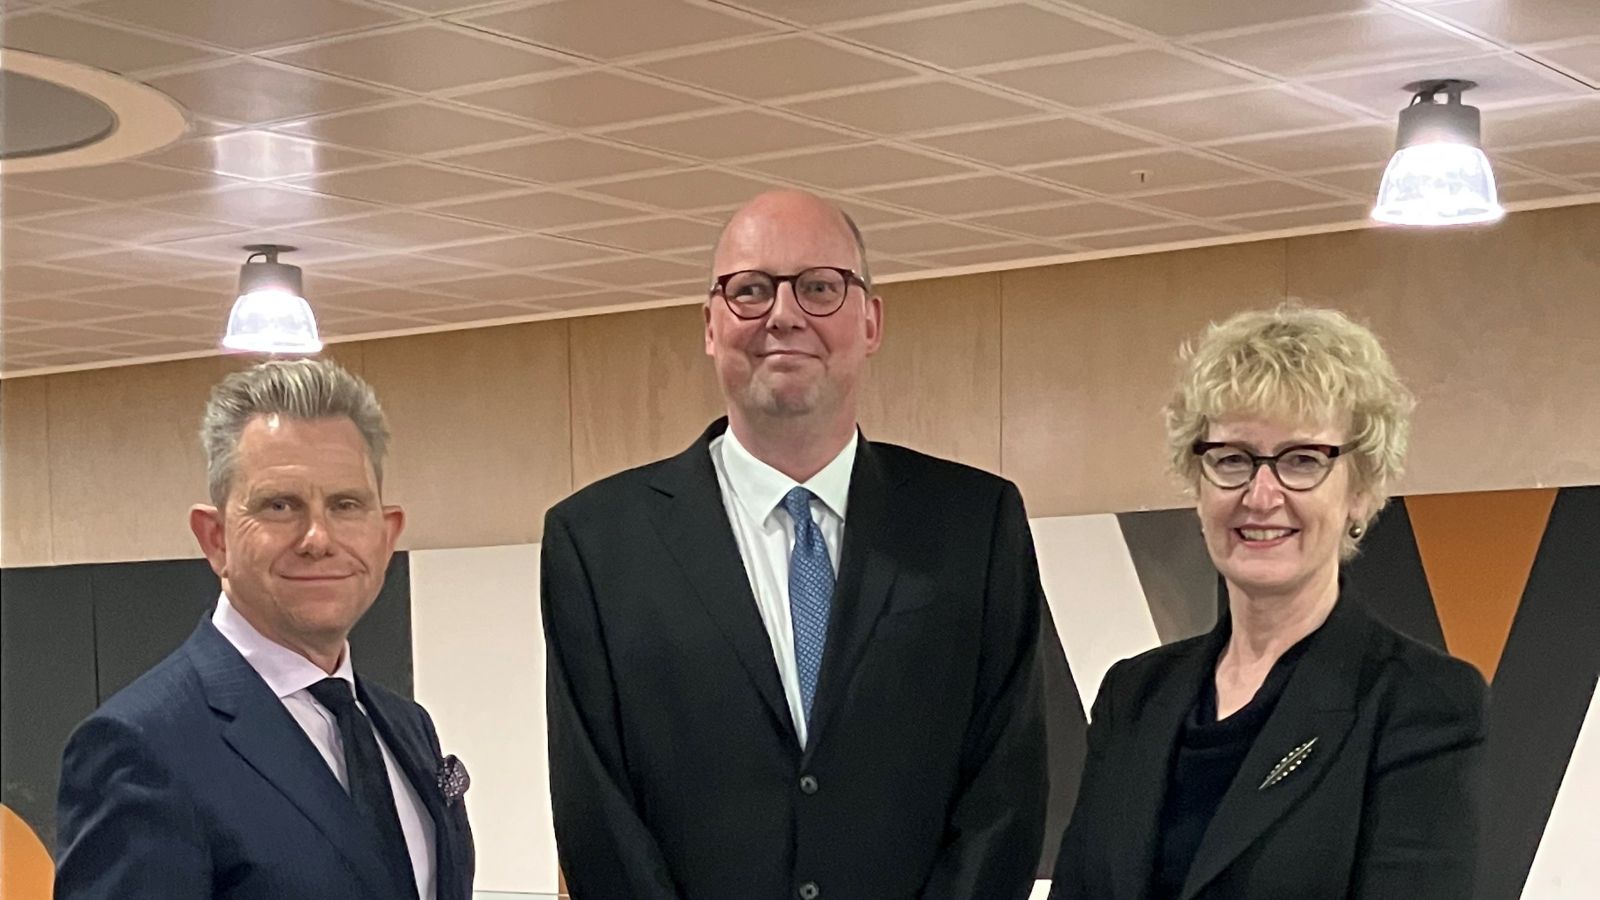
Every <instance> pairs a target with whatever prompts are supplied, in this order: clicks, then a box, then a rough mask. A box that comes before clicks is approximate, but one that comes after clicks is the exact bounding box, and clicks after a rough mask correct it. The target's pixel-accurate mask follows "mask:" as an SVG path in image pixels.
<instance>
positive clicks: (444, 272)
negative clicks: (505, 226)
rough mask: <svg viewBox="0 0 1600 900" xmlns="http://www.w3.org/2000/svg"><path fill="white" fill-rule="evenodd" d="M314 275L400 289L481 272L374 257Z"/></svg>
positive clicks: (409, 257) (406, 257)
mask: <svg viewBox="0 0 1600 900" xmlns="http://www.w3.org/2000/svg"><path fill="white" fill-rule="evenodd" d="M513 240H514V239H513ZM471 246H477V245H471ZM431 252H432V251H430V253H431ZM316 271H317V272H318V273H319V274H325V275H333V276H337V277H340V278H352V279H356V280H358V281H366V282H372V283H375V284H386V285H401V286H409V285H413V284H421V283H423V282H426V281H444V280H445V279H449V278H468V277H471V276H473V275H482V274H483V272H484V270H483V269H481V268H478V267H477V266H468V265H462V264H461V263H455V262H448V261H446V260H442V259H434V258H432V257H431V256H423V255H421V254H418V253H383V254H374V255H371V256H363V257H360V258H358V259H350V260H344V261H340V262H329V263H323V264H322V265H319V266H317V269H316Z"/></svg>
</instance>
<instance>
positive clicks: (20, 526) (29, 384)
mask: <svg viewBox="0 0 1600 900" xmlns="http://www.w3.org/2000/svg"><path fill="white" fill-rule="evenodd" d="M49 398H50V380H49V379H46V378H23V379H20V380H19V379H8V380H6V381H0V565H5V566H8V567H9V566H42V565H48V564H49V563H50V562H51V560H52V559H53V553H52V548H51V543H52V542H51V535H50V445H49V433H50V425H49V421H50V420H49V415H48V407H49Z"/></svg>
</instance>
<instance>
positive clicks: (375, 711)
mask: <svg viewBox="0 0 1600 900" xmlns="http://www.w3.org/2000/svg"><path fill="white" fill-rule="evenodd" d="M356 689H357V691H358V692H359V694H360V697H361V704H362V705H363V706H365V707H366V708H367V713H368V715H369V716H370V718H371V719H372V725H373V727H374V728H376V729H378V734H379V735H380V736H382V738H383V742H384V743H385V744H387V745H388V746H389V750H390V752H392V753H393V754H394V758H395V760H396V761H398V762H399V763H400V769H401V771H402V772H404V773H405V776H406V780H407V781H409V782H411V788H412V790H414V791H416V793H417V797H418V798H419V799H420V800H421V801H422V806H423V808H424V809H426V810H427V811H428V815H429V816H430V817H431V818H432V819H433V843H434V851H433V853H434V874H435V877H434V883H435V885H436V886H437V893H438V895H439V896H440V897H441V898H444V897H448V896H450V894H449V893H448V892H447V891H446V887H445V886H446V885H449V884H453V883H454V878H455V841H454V833H455V829H454V828H452V827H451V826H452V823H453V821H454V820H453V819H452V818H451V816H450V811H449V809H448V808H446V806H445V800H444V795H443V794H442V793H441V792H440V790H439V780H438V760H436V759H434V755H433V749H432V748H431V747H429V746H428V744H427V740H426V739H425V738H424V736H423V735H422V734H421V733H420V732H419V731H418V729H416V728H415V727H411V728H408V727H405V726H404V724H403V723H405V722H407V720H408V711H406V710H404V709H400V708H397V706H396V705H395V704H392V703H391V702H390V700H389V697H388V696H387V695H385V694H382V693H380V692H378V691H372V690H368V689H367V687H366V685H365V683H364V682H363V681H362V680H361V678H359V677H357V678H356ZM396 799H398V798H396Z"/></svg>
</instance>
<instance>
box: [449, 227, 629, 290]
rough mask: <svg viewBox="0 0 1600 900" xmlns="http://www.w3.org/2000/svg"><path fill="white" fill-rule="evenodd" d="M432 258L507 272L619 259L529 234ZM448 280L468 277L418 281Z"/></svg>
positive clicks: (458, 248) (610, 253)
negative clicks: (494, 267)
mask: <svg viewBox="0 0 1600 900" xmlns="http://www.w3.org/2000/svg"><path fill="white" fill-rule="evenodd" d="M431 255H433V256H442V257H446V258H448V259H459V260H462V261H464V262H469V263H477V264H479V265H485V266H499V267H500V268H504V269H532V268H535V267H538V266H553V265H560V264H562V263H570V262H579V261H584V260H592V259H602V258H615V257H616V255H617V254H616V251H614V250H610V249H607V248H605V247H596V246H594V245H593V244H585V243H581V242H579V241H569V240H563V239H562V238H556V237H548V236H546V235H542V234H525V235H521V236H519V237H514V238H504V239H501V240H496V241H483V242H481V243H477V244H459V245H457V246H454V247H441V248H439V249H437V250H434V251H431ZM444 277H465V273H460V274H457V275H454V276H440V278H439V279H433V278H426V279H418V280H419V281H423V280H426V281H435V280H441V279H442V278H444Z"/></svg>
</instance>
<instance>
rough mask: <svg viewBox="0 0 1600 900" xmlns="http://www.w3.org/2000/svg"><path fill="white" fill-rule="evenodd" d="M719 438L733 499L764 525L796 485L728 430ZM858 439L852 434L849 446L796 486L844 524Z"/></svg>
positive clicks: (857, 436)
mask: <svg viewBox="0 0 1600 900" xmlns="http://www.w3.org/2000/svg"><path fill="white" fill-rule="evenodd" d="M723 436H724V438H723V455H722V464H723V467H724V469H725V470H726V471H727V473H728V481H729V483H730V484H732V486H733V492H734V497H735V499H736V500H737V501H738V503H739V505H740V506H742V507H744V510H745V513H746V514H747V515H749V516H750V517H751V518H752V519H754V520H755V521H757V522H765V521H766V520H767V516H769V515H771V514H772V511H773V510H775V509H777V508H778V504H780V503H782V502H783V497H784V495H785V494H787V493H789V491H791V490H793V489H794V488H795V486H796V485H797V482H796V481H795V480H794V479H793V478H790V477H789V476H787V475H785V474H783V473H782V472H779V471H778V470H777V469H774V468H773V467H771V466H769V465H767V464H766V463H764V462H762V461H761V460H759V459H757V458H756V457H755V455H754V454H752V453H751V452H750V451H749V450H746V449H745V447H744V445H743V444H741V443H739V438H738V437H737V436H736V435H735V434H734V433H733V429H732V428H729V429H728V430H726V431H724V432H723ZM860 437H861V432H859V431H855V432H852V433H851V434H850V441H849V443H847V444H845V445H844V449H843V450H840V451H839V455H838V456H835V457H834V458H833V459H832V460H831V461H830V462H829V463H828V464H827V465H825V466H823V467H822V470H821V471H819V472H817V474H815V475H813V476H811V478H810V479H809V480H807V481H806V482H805V483H804V484H799V487H803V488H805V489H806V490H808V491H810V492H811V493H812V494H815V495H816V497H817V499H818V500H821V501H822V504H823V505H824V506H826V507H827V508H828V509H829V510H831V511H832V512H833V514H834V515H836V516H838V517H839V520H840V521H844V517H845V506H846V505H847V504H848V503H849V501H850V474H851V473H852V472H853V471H855V466H856V444H857V442H858V441H859V440H860Z"/></svg>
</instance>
